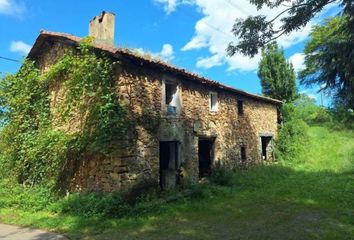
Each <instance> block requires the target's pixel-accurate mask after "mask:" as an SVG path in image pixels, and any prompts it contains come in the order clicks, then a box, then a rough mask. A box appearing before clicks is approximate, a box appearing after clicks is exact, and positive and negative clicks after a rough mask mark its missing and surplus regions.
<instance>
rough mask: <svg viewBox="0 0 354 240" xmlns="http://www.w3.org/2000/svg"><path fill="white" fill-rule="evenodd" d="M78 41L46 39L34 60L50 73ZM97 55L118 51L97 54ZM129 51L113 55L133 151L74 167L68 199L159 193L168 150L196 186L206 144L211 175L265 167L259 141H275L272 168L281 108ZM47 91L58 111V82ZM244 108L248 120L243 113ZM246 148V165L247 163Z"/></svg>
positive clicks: (38, 44)
mask: <svg viewBox="0 0 354 240" xmlns="http://www.w3.org/2000/svg"><path fill="white" fill-rule="evenodd" d="M77 41H79V40H78V38H76V37H72V36H71V37H70V36H69V35H64V34H62V35H60V34H50V33H42V34H41V35H40V37H39V38H38V39H37V41H36V43H35V45H34V48H33V49H32V51H31V53H30V55H29V56H30V57H31V58H33V59H34V60H36V61H37V63H38V64H39V66H40V68H41V70H42V71H46V70H47V69H48V68H49V67H50V66H51V65H52V64H53V63H55V62H56V61H58V59H60V57H61V56H62V55H63V54H64V53H65V51H66V50H67V49H70V48H72V47H73V46H75V45H76V44H77ZM97 49H99V50H101V51H106V52H108V53H112V51H113V50H112V49H109V48H103V47H100V46H97ZM114 51H115V50H114ZM125 51H126V50H124V51H123V50H122V51H121V52H114V54H113V53H112V56H113V57H114V58H115V59H117V60H119V66H118V67H117V68H116V72H115V76H116V79H117V82H118V83H119V84H118V85H119V86H120V87H119V89H117V93H116V94H117V95H118V96H119V99H121V101H122V102H124V103H125V104H126V105H127V106H129V110H130V111H131V113H134V116H137V118H139V121H136V122H137V124H136V125H135V126H134V128H133V129H131V131H132V133H131V134H129V137H128V138H127V139H128V141H129V145H128V147H126V148H125V149H124V150H123V151H122V152H120V153H119V154H117V155H115V156H110V157H109V158H108V157H103V156H99V155H95V154H92V153H91V154H87V155H84V156H82V157H80V158H78V159H75V160H74V162H73V163H72V166H71V168H72V174H71V175H69V176H68V177H69V186H68V187H69V189H70V191H103V192H112V191H123V190H129V189H131V188H133V187H134V186H136V185H137V184H141V183H151V182H152V183H155V184H156V185H157V184H158V183H159V182H161V179H162V178H161V177H163V176H161V174H162V172H161V169H160V168H161V161H162V160H161V154H162V152H161V149H160V148H161V146H163V145H161V143H164V142H173V143H174V142H175V143H176V144H177V145H176V146H177V147H176V148H177V149H175V150H173V151H176V152H178V157H176V160H175V163H176V166H175V167H172V169H174V172H173V173H172V175H171V174H170V175H171V176H174V174H175V175H176V174H177V172H178V174H179V175H181V176H182V177H183V178H184V179H189V180H190V181H192V182H196V181H198V179H199V178H200V176H199V175H200V174H199V171H200V158H201V153H200V149H198V148H200V146H201V145H200V144H201V142H200V141H201V140H203V139H208V140H209V141H210V143H212V147H210V160H211V168H212V166H214V165H215V164H217V163H220V164H221V165H225V166H228V167H232V168H236V167H247V166H248V165H253V164H262V163H263V162H262V142H261V138H260V136H268V137H270V138H271V139H272V140H271V141H270V143H269V145H268V146H267V147H266V148H265V149H267V153H266V154H267V161H271V159H272V156H273V154H272V149H273V148H272V147H273V139H274V138H275V137H276V135H277V128H278V111H277V109H278V106H279V105H280V104H281V102H279V101H277V100H272V99H268V98H263V97H259V96H258V97H257V96H254V95H251V94H246V93H244V92H242V91H239V92H238V91H236V92H235V91H232V90H230V89H228V88H226V87H225V88H222V87H220V86H219V85H215V84H212V82H211V81H207V80H205V79H204V78H198V77H197V76H193V75H188V74H182V73H181V71H180V70H176V71H174V69H173V68H172V69H171V67H169V65H164V63H161V62H159V61H153V60H145V59H143V58H142V57H140V56H134V55H133V54H124V53H125ZM170 83H172V84H174V85H173V86H175V87H176V89H177V91H176V93H175V95H173V97H174V98H176V99H177V100H176V101H177V103H178V104H176V106H177V107H176V109H177V110H176V113H175V114H172V115H169V114H168V109H169V108H168V106H166V101H165V99H166V96H165V95H166V94H168V91H167V90H166V88H167V85H168V84H170ZM169 86H170V85H169ZM50 91H51V99H52V108H53V112H55V105H56V104H55V103H56V102H57V101H60V99H61V97H60V96H62V94H63V93H60V92H62V91H63V90H62V88H61V84H60V82H58V83H55V84H52V86H51V88H50ZM211 93H216V95H217V101H216V102H217V110H215V111H211V110H210V108H211V101H212V100H211ZM241 102H242V104H243V109H242V110H243V114H240V112H239V106H238V104H241ZM173 109H174V108H173ZM173 109H172V110H173ZM76 125H77V126H75V124H74V123H73V124H72V126H74V128H79V125H80V124H79V123H77V124H76ZM69 130H70V129H67V131H69ZM71 130H72V129H71ZM117 144H120V143H117ZM242 147H243V149H244V151H245V152H244V154H245V156H244V157H245V159H242V153H241V148H242ZM176 156H177V155H176ZM268 156H269V157H268ZM166 174H167V173H166Z"/></svg>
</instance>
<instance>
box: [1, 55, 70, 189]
mask: <svg viewBox="0 0 354 240" xmlns="http://www.w3.org/2000/svg"><path fill="white" fill-rule="evenodd" d="M48 94H49V91H48V84H47V83H46V82H45V81H44V80H43V79H42V78H41V77H40V74H39V70H38V69H37V68H36V67H35V65H34V63H33V62H30V61H26V62H25V63H24V64H23V66H22V68H21V69H20V71H19V72H18V73H16V74H15V75H10V76H6V77H5V78H4V79H2V80H1V81H0V99H1V100H0V103H1V106H0V108H1V109H5V110H4V111H3V112H2V119H3V121H4V123H5V126H4V127H3V128H2V130H1V132H0V136H1V138H0V139H1V143H0V147H1V150H0V151H1V152H2V155H3V156H2V164H3V166H4V167H7V168H5V169H3V171H4V172H7V175H8V176H16V177H17V179H18V181H19V182H21V183H26V184H29V185H33V184H36V183H40V182H41V181H42V180H43V179H46V183H48V184H51V183H53V182H55V180H56V178H57V177H58V169H60V168H61V165H60V163H61V162H63V158H64V156H65V152H66V150H67V147H68V145H67V144H68V143H69V141H70V137H68V136H67V135H66V134H64V133H61V132H59V131H56V130H54V129H52V128H51V126H50V119H51V117H50V111H49V96H48Z"/></svg>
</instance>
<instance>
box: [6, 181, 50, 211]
mask: <svg viewBox="0 0 354 240" xmlns="http://www.w3.org/2000/svg"><path fill="white" fill-rule="evenodd" d="M54 201H55V196H54V195H53V194H52V192H51V190H49V189H48V188H44V187H38V186H37V187H25V186H22V185H19V184H12V183H11V184H9V183H7V182H6V181H5V180H0V208H1V207H3V208H16V209H20V210H26V211H29V212H35V211H39V210H43V209H46V208H47V207H48V206H49V205H50V204H51V203H52V202H54Z"/></svg>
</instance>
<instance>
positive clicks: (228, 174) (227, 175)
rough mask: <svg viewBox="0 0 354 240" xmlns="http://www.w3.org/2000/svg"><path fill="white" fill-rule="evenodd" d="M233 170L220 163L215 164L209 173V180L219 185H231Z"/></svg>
mask: <svg viewBox="0 0 354 240" xmlns="http://www.w3.org/2000/svg"><path fill="white" fill-rule="evenodd" d="M232 177H233V171H232V170H231V169H230V168H227V167H226V166H223V165H222V164H219V163H217V164H215V166H214V167H213V169H212V172H211V175H210V177H209V178H210V181H211V182H212V183H215V184H217V185H221V186H230V185H232Z"/></svg>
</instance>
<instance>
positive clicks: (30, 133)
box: [0, 39, 131, 187]
mask: <svg viewBox="0 0 354 240" xmlns="http://www.w3.org/2000/svg"><path fill="white" fill-rule="evenodd" d="M116 64H117V62H114V61H113V60H112V59H110V58H109V57H108V56H106V55H104V54H102V53H97V52H95V51H94V49H93V48H92V47H91V46H90V40H89V39H85V40H84V41H82V42H81V43H80V45H79V46H78V47H77V48H75V49H73V50H72V51H68V52H67V53H66V54H64V56H63V57H62V58H61V59H60V60H59V61H58V62H57V63H55V64H54V65H53V66H52V67H51V68H50V69H49V71H47V72H46V73H44V74H41V72H40V70H39V69H38V68H37V66H36V64H35V63H34V62H32V61H30V60H28V59H27V60H26V61H25V62H24V64H23V66H22V67H21V69H20V70H19V71H18V72H17V73H16V74H14V75H9V76H6V77H4V78H3V79H2V80H1V81H0V123H1V124H2V128H1V130H0V154H1V155H2V156H1V157H0V161H1V164H2V166H5V167H4V168H3V169H2V170H1V171H3V173H4V174H5V173H7V175H8V176H15V177H16V178H17V180H18V181H19V182H21V183H26V184H29V185H34V184H42V185H47V186H51V187H52V186H55V185H56V184H57V181H58V179H59V175H60V172H61V171H62V170H63V168H64V166H65V163H66V161H67V159H68V154H69V153H72V152H73V151H76V152H83V151H91V152H96V153H100V154H104V155H109V154H112V153H114V152H116V151H119V150H120V149H121V148H122V147H124V146H122V145H121V144H119V143H120V142H123V141H121V140H122V136H126V132H127V129H128V128H129V126H130V125H129V123H130V122H131V121H129V120H128V117H127V116H128V114H127V110H126V107H125V106H123V105H122V104H120V102H119V99H118V94H117V80H116V79H115V77H116V74H114V67H115V65H116ZM54 83H58V84H59V85H60V87H61V88H62V89H64V92H65V94H64V98H63V99H62V100H61V101H59V103H58V104H57V106H55V108H56V109H57V111H56V112H58V113H59V115H60V116H59V119H60V120H59V122H58V121H54V120H53V119H54V117H53V115H54V114H53V111H51V109H50V104H51V102H50V101H51V100H50V95H49V91H50V86H51V84H54ZM81 115H82V116H85V117H84V124H83V126H82V129H79V130H78V131H75V132H70V131H67V130H62V128H60V127H58V126H57V125H62V126H68V125H70V123H71V120H73V119H75V116H81ZM56 117H57V116H56ZM64 129H65V128H64Z"/></svg>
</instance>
